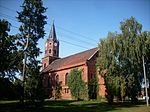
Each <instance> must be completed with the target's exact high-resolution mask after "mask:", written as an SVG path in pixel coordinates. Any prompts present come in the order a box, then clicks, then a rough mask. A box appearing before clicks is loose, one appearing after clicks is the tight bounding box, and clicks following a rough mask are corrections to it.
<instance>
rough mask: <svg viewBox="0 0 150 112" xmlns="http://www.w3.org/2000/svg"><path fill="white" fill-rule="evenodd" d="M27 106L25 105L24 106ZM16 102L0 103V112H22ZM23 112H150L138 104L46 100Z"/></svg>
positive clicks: (144, 105) (149, 108) (149, 109)
mask: <svg viewBox="0 0 150 112" xmlns="http://www.w3.org/2000/svg"><path fill="white" fill-rule="evenodd" d="M26 105H27V104H26ZM22 111H23V110H22V109H21V108H20V105H19V102H18V101H0V112H22ZM24 112H150V107H146V104H143V103H139V104H138V105H132V104H131V103H129V102H125V103H114V104H113V105H108V104H107V102H104V101H103V102H100V101H73V100H66V101H65V100H56V101H52V100H46V101H45V102H44V103H43V107H36V108H35V107H29V106H26V108H25V109H24Z"/></svg>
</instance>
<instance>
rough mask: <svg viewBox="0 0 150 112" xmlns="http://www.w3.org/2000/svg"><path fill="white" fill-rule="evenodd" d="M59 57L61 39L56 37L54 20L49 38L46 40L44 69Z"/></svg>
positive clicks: (43, 60) (43, 59)
mask: <svg viewBox="0 0 150 112" xmlns="http://www.w3.org/2000/svg"><path fill="white" fill-rule="evenodd" d="M58 58H59V41H58V40H57V37H56V31H55V25H54V21H53V24H52V27H51V30H50V34H49V37H48V39H47V40H46V42H45V55H44V58H42V69H44V68H46V67H47V66H48V65H49V64H50V63H51V62H52V61H54V60H56V59H58Z"/></svg>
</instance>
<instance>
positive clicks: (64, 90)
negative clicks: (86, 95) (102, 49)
mask: <svg viewBox="0 0 150 112" xmlns="http://www.w3.org/2000/svg"><path fill="white" fill-rule="evenodd" d="M97 56H98V49H97V48H93V49H89V50H86V51H83V52H80V53H77V54H74V55H71V56H68V57H65V58H59V41H58V40H57V37H56V31H55V25H54V23H53V24H52V27H51V31H50V34H49V37H48V39H47V41H46V42H45V55H44V57H43V58H42V72H41V74H42V76H43V85H44V88H45V91H46V93H47V95H48V96H49V98H51V97H55V96H54V95H53V91H54V88H55V87H56V86H57V85H58V84H60V85H61V98H62V99H72V96H71V93H70V90H69V87H68V84H67V81H68V76H69V73H70V71H71V70H72V69H74V68H78V69H82V70H83V73H82V79H83V80H84V82H85V83H86V84H87V87H88V82H89V81H90V80H92V79H94V78H95V77H96V74H97V73H96V71H97V70H95V64H96V58H97ZM98 84H99V92H98V93H99V95H100V96H105V86H104V80H103V78H102V77H100V75H98ZM91 96H92V97H91V98H93V99H94V98H96V90H95V89H93V91H92V95H91Z"/></svg>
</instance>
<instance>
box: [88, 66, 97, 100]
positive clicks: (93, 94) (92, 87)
mask: <svg viewBox="0 0 150 112" xmlns="http://www.w3.org/2000/svg"><path fill="white" fill-rule="evenodd" d="M95 70H96V69H95ZM95 73H96V72H95ZM94 76H95V77H94V78H93V79H90V80H89V81H88V96H89V99H98V97H99V94H98V92H99V85H98V77H97V73H96V75H94Z"/></svg>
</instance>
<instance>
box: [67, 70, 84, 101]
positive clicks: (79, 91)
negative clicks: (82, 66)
mask: <svg viewBox="0 0 150 112" xmlns="http://www.w3.org/2000/svg"><path fill="white" fill-rule="evenodd" d="M68 86H69V88H70V91H71V95H72V96H73V97H74V98H76V99H77V100H80V99H84V98H85V94H86V87H85V82H84V81H83V80H82V70H78V69H72V70H71V71H70V74H69V79H68Z"/></svg>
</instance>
